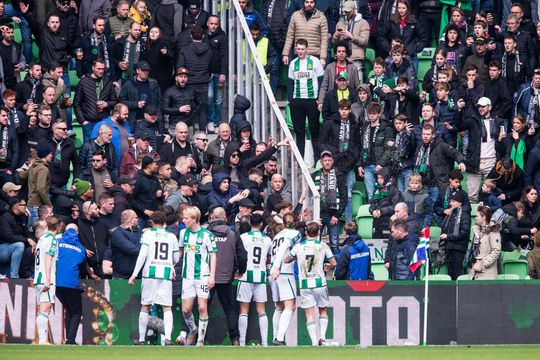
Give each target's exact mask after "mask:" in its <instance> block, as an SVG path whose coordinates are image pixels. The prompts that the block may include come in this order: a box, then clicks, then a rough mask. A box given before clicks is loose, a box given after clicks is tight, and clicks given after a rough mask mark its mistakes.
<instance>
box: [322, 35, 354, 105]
mask: <svg viewBox="0 0 540 360" xmlns="http://www.w3.org/2000/svg"><path fill="white" fill-rule="evenodd" d="M334 53H335V57H336V59H335V61H334V62H332V63H330V64H328V66H327V67H326V69H325V70H324V77H323V80H322V83H321V88H320V90H319V97H318V100H317V103H318V109H319V112H321V111H322V108H323V102H324V98H325V97H326V94H327V93H328V92H329V91H330V90H332V89H333V88H334V87H335V85H336V83H337V79H336V75H337V74H340V73H342V72H344V73H346V74H347V75H348V77H349V78H348V82H349V86H350V87H351V88H352V89H356V88H358V85H360V81H359V80H358V79H359V78H360V76H361V75H359V74H358V70H357V68H356V66H355V65H354V64H353V63H351V62H350V61H348V60H347V55H348V54H349V53H350V50H349V47H348V45H347V43H346V42H344V41H339V42H337V43H336V44H335V45H334ZM353 102H354V101H353Z"/></svg>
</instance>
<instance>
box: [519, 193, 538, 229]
mask: <svg viewBox="0 0 540 360" xmlns="http://www.w3.org/2000/svg"><path fill="white" fill-rule="evenodd" d="M520 202H521V203H522V204H523V206H524V208H525V214H524V216H523V220H522V222H523V223H525V224H527V225H528V226H529V227H530V228H531V229H532V228H538V226H539V225H540V223H539V220H540V210H539V209H540V207H539V206H538V191H537V190H536V189H535V188H534V187H533V186H532V185H527V186H525V187H524V188H523V191H522V193H521V199H520Z"/></svg>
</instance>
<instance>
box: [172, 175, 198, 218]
mask: <svg viewBox="0 0 540 360" xmlns="http://www.w3.org/2000/svg"><path fill="white" fill-rule="evenodd" d="M196 183H197V178H196V177H195V175H193V174H187V175H184V176H182V177H181V178H180V182H179V183H178V189H177V190H175V191H173V192H171V193H170V194H169V196H167V199H166V200H165V206H170V207H172V208H173V209H174V210H178V207H179V206H180V204H188V205H190V206H191V205H192V204H191V198H192V197H193V194H194V192H193V188H194V186H195V185H196Z"/></svg>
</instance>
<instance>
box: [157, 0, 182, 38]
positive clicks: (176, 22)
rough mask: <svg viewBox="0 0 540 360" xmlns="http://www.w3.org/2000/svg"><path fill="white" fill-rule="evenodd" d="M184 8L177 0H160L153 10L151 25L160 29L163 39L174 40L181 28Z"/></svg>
mask: <svg viewBox="0 0 540 360" xmlns="http://www.w3.org/2000/svg"><path fill="white" fill-rule="evenodd" d="M183 16H184V8H183V7H182V5H180V4H179V3H178V1H177V0H161V2H160V3H159V4H158V5H157V6H156V9H155V10H154V16H153V17H152V22H151V24H150V26H151V27H154V26H157V27H159V28H160V29H161V36H162V38H163V39H165V40H167V41H169V42H174V40H175V39H176V37H177V36H178V34H179V33H180V29H182V24H183Z"/></svg>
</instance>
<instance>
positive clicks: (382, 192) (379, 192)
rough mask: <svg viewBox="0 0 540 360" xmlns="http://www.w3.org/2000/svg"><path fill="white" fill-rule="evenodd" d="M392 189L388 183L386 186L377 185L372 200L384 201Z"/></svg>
mask: <svg viewBox="0 0 540 360" xmlns="http://www.w3.org/2000/svg"><path fill="white" fill-rule="evenodd" d="M389 188H390V182H387V183H386V184H385V185H383V186H381V185H379V184H375V192H374V193H373V196H372V197H371V199H373V200H376V201H377V200H382V199H385V198H387V197H388V195H389V193H388V191H389Z"/></svg>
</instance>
